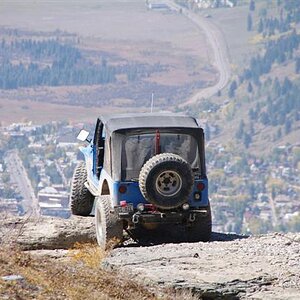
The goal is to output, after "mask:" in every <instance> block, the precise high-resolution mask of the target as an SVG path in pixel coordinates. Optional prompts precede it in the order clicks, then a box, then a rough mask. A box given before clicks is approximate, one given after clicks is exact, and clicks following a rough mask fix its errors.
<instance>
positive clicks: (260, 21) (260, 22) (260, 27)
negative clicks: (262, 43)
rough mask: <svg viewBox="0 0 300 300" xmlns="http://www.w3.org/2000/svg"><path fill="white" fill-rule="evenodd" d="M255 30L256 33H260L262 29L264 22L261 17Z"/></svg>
mask: <svg viewBox="0 0 300 300" xmlns="http://www.w3.org/2000/svg"><path fill="white" fill-rule="evenodd" d="M257 31H258V33H262V32H263V31H264V23H263V21H262V18H260V19H259V23H258V28H257Z"/></svg>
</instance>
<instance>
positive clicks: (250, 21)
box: [247, 14, 252, 31]
mask: <svg viewBox="0 0 300 300" xmlns="http://www.w3.org/2000/svg"><path fill="white" fill-rule="evenodd" d="M251 30H252V17H251V15H250V14H248V17H247V31H251Z"/></svg>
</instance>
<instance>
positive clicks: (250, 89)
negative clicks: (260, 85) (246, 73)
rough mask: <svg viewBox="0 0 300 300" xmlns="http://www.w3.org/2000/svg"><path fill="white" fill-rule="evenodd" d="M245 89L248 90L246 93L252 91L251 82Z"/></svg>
mask: <svg viewBox="0 0 300 300" xmlns="http://www.w3.org/2000/svg"><path fill="white" fill-rule="evenodd" d="M247 91H248V93H252V92H253V87H252V84H251V82H249V83H248V87H247Z"/></svg>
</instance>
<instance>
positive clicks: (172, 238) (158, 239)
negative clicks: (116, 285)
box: [120, 230, 249, 247]
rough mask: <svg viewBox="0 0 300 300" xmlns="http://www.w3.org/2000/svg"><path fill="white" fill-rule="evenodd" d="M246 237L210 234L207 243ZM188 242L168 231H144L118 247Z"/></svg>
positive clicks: (234, 234) (229, 234)
mask: <svg viewBox="0 0 300 300" xmlns="http://www.w3.org/2000/svg"><path fill="white" fill-rule="evenodd" d="M248 237H249V236H248V235H241V234H236V233H222V232H212V234H211V238H210V240H209V242H208V243H211V242H230V241H234V240H240V239H246V238H248ZM188 242H189V241H188V240H185V239H184V238H182V236H178V235H176V234H171V233H170V232H168V231H163V230H159V231H158V230H152V231H144V232H143V233H141V232H139V233H138V234H136V233H133V234H130V235H129V236H128V237H127V239H125V242H124V243H123V244H122V245H121V246H120V247H140V246H156V245H161V244H168V243H174V244H179V243H188ZM200 242H201V241H200Z"/></svg>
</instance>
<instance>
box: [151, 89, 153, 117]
mask: <svg viewBox="0 0 300 300" xmlns="http://www.w3.org/2000/svg"><path fill="white" fill-rule="evenodd" d="M153 105H154V92H152V93H151V113H152V112H153Z"/></svg>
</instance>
